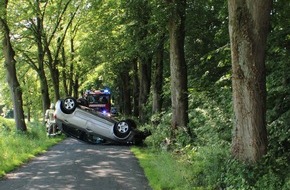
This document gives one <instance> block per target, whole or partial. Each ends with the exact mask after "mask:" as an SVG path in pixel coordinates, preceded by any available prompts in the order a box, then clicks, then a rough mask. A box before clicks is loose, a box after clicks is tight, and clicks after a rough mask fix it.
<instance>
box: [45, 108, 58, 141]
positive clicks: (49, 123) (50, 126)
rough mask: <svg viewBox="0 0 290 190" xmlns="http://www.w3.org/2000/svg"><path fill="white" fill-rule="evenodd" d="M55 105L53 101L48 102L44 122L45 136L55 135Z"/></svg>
mask: <svg viewBox="0 0 290 190" xmlns="http://www.w3.org/2000/svg"><path fill="white" fill-rule="evenodd" d="M54 111H55V106H54V104H53V103H51V104H50V108H49V109H47V110H46V112H45V124H46V130H47V136H55V135H56V123H55V117H54Z"/></svg>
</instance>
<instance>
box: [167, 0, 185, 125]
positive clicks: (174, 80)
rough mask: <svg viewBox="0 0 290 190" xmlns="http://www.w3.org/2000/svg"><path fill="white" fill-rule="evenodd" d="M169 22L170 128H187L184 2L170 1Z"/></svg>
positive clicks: (180, 0) (182, 0) (178, 0)
mask: <svg viewBox="0 0 290 190" xmlns="http://www.w3.org/2000/svg"><path fill="white" fill-rule="evenodd" d="M171 3H172V13H171V17H170V20H169V27H168V28H169V40H170V76H171V102H172V128H173V130H175V129H177V127H185V128H187V124H188V91H187V66H186V63H185V57H184V37H185V34H184V22H185V7H186V0H172V1H171Z"/></svg>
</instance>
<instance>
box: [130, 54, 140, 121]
mask: <svg viewBox="0 0 290 190" xmlns="http://www.w3.org/2000/svg"><path fill="white" fill-rule="evenodd" d="M132 64H133V76H132V78H133V115H134V116H135V117H138V116H139V107H138V102H139V100H138V99H139V77H138V64H137V59H133V60H132Z"/></svg>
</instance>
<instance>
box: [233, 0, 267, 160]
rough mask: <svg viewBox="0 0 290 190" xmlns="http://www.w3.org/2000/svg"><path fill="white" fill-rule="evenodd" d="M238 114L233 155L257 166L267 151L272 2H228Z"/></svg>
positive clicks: (239, 0)
mask: <svg viewBox="0 0 290 190" xmlns="http://www.w3.org/2000/svg"><path fill="white" fill-rule="evenodd" d="M228 6H229V32H230V40H231V55H232V70H233V77H232V86H233V104H234V113H235V123H234V133H233V140H232V154H233V156H234V157H236V158H237V159H239V160H241V161H244V162H249V163H255V162H256V161H257V160H259V159H260V158H261V157H262V156H263V155H264V154H266V151H267V150H266V148H267V132H266V71H265V49H266V39H267V34H268V31H269V19H270V10H271V0H256V1H251V0H236V1H233V0H229V1H228Z"/></svg>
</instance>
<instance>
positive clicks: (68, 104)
mask: <svg viewBox="0 0 290 190" xmlns="http://www.w3.org/2000/svg"><path fill="white" fill-rule="evenodd" d="M76 107H77V101H76V99H75V98H71V97H69V98H66V99H64V100H62V101H61V105H60V108H61V111H62V112H63V113H66V114H71V113H73V112H74V111H75V109H76Z"/></svg>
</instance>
